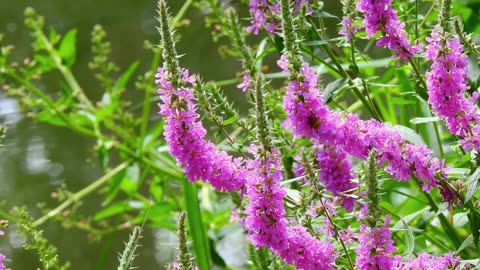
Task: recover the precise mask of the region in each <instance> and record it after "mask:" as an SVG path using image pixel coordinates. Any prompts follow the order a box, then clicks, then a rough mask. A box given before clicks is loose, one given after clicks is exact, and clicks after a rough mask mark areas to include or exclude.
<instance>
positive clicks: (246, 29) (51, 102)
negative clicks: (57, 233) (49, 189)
mask: <svg viewBox="0 0 480 270" xmlns="http://www.w3.org/2000/svg"><path fill="white" fill-rule="evenodd" d="M171 2H173V1H171ZM170 4H172V3H170ZM191 5H194V6H196V7H197V8H198V9H199V10H201V11H202V12H203V13H204V14H206V15H205V16H206V25H207V27H211V28H212V30H213V31H212V35H213V38H214V41H215V42H219V43H220V42H223V43H222V44H226V45H221V46H220V48H221V50H220V52H221V53H222V55H223V56H226V57H232V58H235V59H237V60H239V62H241V67H240V66H238V67H235V68H236V69H237V71H238V72H237V74H236V76H235V78H234V79H229V80H223V81H208V82H205V79H202V77H201V75H200V74H192V72H191V69H190V70H189V68H188V67H187V66H186V65H184V64H183V63H182V61H183V60H182V57H180V56H179V54H178V52H177V48H176V45H177V44H179V43H186V41H185V40H182V38H181V36H180V35H178V32H175V30H176V29H177V28H178V27H180V26H188V22H182V20H181V18H182V17H183V16H184V15H185V12H186V10H187V9H188V8H189V7H190V6H191ZM338 7H341V8H338ZM452 7H455V9H452ZM461 7H462V6H461V4H460V3H456V2H455V3H452V1H451V0H438V1H433V2H422V1H418V0H417V1H393V0H356V1H355V0H342V1H340V2H339V3H336V2H334V1H333V2H332V1H330V2H328V3H327V2H325V3H324V2H323V1H317V0H281V1H273V0H249V1H246V0H245V1H237V2H235V1H220V0H198V1H193V0H187V1H185V4H184V5H183V7H182V8H181V9H180V11H179V13H178V14H177V15H176V16H175V17H174V18H170V14H169V10H168V4H167V0H159V1H158V24H159V25H158V26H159V27H158V30H159V34H160V42H159V46H155V45H152V44H151V43H147V44H146V47H147V49H148V50H149V51H150V52H151V53H152V54H153V58H152V59H153V61H152V63H150V66H151V68H150V69H149V70H146V71H145V73H144V74H143V75H141V76H139V79H138V80H137V81H136V84H135V87H136V88H138V89H140V90H143V91H144V93H145V95H144V99H143V101H142V104H140V106H139V107H140V108H141V109H140V110H141V113H140V115H135V114H134V113H133V112H130V111H134V110H133V109H132V110H129V109H130V108H131V107H130V105H129V104H128V102H125V100H124V99H122V93H123V90H124V89H126V88H128V85H129V84H128V81H129V80H130V78H131V77H132V75H133V74H134V73H135V71H136V70H137V69H138V68H139V65H138V63H137V62H134V63H133V64H132V65H131V66H130V67H129V68H127V69H126V70H125V71H124V72H123V73H122V74H120V75H119V76H116V75H112V74H115V72H116V71H117V70H118V67H117V66H116V65H115V64H113V63H112V62H109V61H108V60H107V59H108V57H107V56H108V55H109V53H110V44H109V43H108V42H106V41H105V40H104V39H105V32H104V31H103V29H102V28H101V27H100V26H97V27H95V29H94V31H93V34H92V42H93V48H92V51H93V54H94V55H95V57H94V59H93V60H92V62H90V68H91V69H92V70H93V71H94V72H95V74H96V78H97V79H99V83H100V85H101V87H102V89H104V93H103V96H102V99H101V101H99V102H92V100H91V99H90V98H89V97H88V96H87V95H86V94H85V93H84V92H83V90H82V88H81V87H80V84H79V82H78V81H77V80H76V79H75V77H74V75H73V72H72V69H71V66H72V65H73V64H74V62H75V55H76V52H75V46H74V43H75V38H76V32H75V31H70V32H68V33H67V34H66V35H65V36H64V37H60V36H59V35H57V34H56V33H55V32H54V31H53V32H51V33H50V34H49V35H48V36H47V35H46V34H45V33H44V21H43V18H42V17H40V16H38V15H36V13H35V12H34V11H33V10H32V9H27V11H26V23H27V26H28V27H29V28H30V29H31V30H32V36H33V37H34V38H35V46H34V49H35V55H34V57H33V59H34V61H30V60H28V61H27V60H25V61H24V65H23V66H22V67H21V68H18V63H17V65H13V64H9V57H11V56H12V51H13V47H12V46H6V47H3V48H2V50H1V51H0V52H1V54H0V75H1V76H0V82H2V84H4V87H3V88H4V89H5V90H7V92H8V94H10V95H12V96H16V97H17V98H18V100H19V102H20V104H21V105H22V107H24V108H27V109H28V110H29V111H30V116H31V117H32V118H34V119H36V120H38V121H40V122H46V123H49V124H52V125H57V126H62V127H67V128H70V129H72V130H74V131H75V132H78V133H80V134H82V135H85V136H89V137H91V138H94V139H95V142H96V145H95V150H96V154H97V156H98V158H99V164H100V168H101V169H102V170H104V171H105V174H104V175H103V176H102V177H100V178H99V179H98V180H96V181H94V182H93V183H91V184H89V185H88V186H87V187H85V188H83V189H81V190H80V191H77V192H75V193H73V192H69V191H66V190H61V192H58V193H55V194H56V195H55V196H56V197H58V198H59V200H60V204H59V206H57V207H56V208H54V209H51V210H45V209H44V210H45V213H44V215H43V216H41V217H40V218H37V219H36V220H30V219H29V218H28V216H27V215H26V214H25V213H23V212H21V214H20V215H17V214H18V213H17V212H15V213H14V214H6V213H3V211H0V216H3V217H5V218H7V219H9V220H10V221H11V222H13V223H19V224H20V226H19V227H20V229H21V230H23V232H24V233H25V234H26V236H27V237H28V238H29V239H30V240H31V242H33V244H31V245H29V247H30V248H32V249H36V250H37V251H38V253H39V256H40V258H41V261H42V263H43V265H44V267H46V268H48V266H49V265H55V267H56V268H55V269H57V268H58V269H66V268H68V267H69V265H70V264H68V263H66V264H64V265H63V266H60V263H59V260H58V256H56V254H55V253H56V249H55V248H54V247H53V246H50V245H48V243H47V241H46V239H45V238H44V237H43V236H42V234H41V233H39V232H37V231H36V230H37V229H36V228H38V227H39V226H41V225H42V224H44V223H45V222H47V221H48V220H49V219H52V218H54V219H56V220H59V221H62V223H63V224H64V225H66V226H70V227H69V228H71V227H75V228H77V229H80V230H84V231H87V232H89V234H90V235H91V236H92V237H95V238H96V239H101V237H102V236H104V235H107V234H110V233H112V232H114V231H116V230H121V229H125V228H130V227H131V226H132V225H140V224H142V227H143V226H144V225H145V224H147V225H150V226H152V227H166V228H168V229H171V230H173V229H174V228H175V227H177V229H178V233H177V235H178V249H179V251H178V252H177V253H178V256H175V259H174V260H175V261H174V262H170V263H169V264H168V265H167V268H168V269H200V270H207V269H212V268H213V267H214V265H215V266H216V267H219V268H222V267H223V268H227V267H232V265H233V264H234V263H232V262H231V260H229V259H231V258H228V257H227V256H225V255H222V254H223V253H222V251H224V250H222V248H221V247H220V243H221V242H222V240H223V238H227V236H228V235H229V232H231V231H228V230H227V229H230V228H235V230H236V231H237V232H238V231H240V236H241V237H240V240H237V241H238V242H239V243H243V244H245V245H246V247H245V248H241V251H240V252H238V254H236V255H238V257H240V255H245V256H243V260H242V261H241V263H240V265H237V267H239V268H248V269H292V268H295V269H476V268H478V266H479V265H480V257H479V255H478V254H479V252H480V247H479V240H480V211H479V208H480V202H479V200H478V198H479V196H480V191H479V189H480V182H479V181H480V169H479V166H480V165H479V157H478V151H479V150H480V139H479V136H480V124H479V121H480V109H479V107H478V104H477V101H478V96H479V93H478V92H477V87H478V86H479V82H480V80H479V78H478V77H479V76H476V73H478V70H477V69H475V68H473V67H474V66H476V65H475V63H477V62H478V58H479V57H480V53H479V52H478V50H477V46H476V45H475V43H474V42H473V40H474V39H473V38H472V36H473V35H474V34H475V33H472V34H470V33H469V34H467V33H465V31H464V25H463V24H465V29H469V31H472V32H474V31H475V30H476V29H473V27H477V26H476V25H474V24H473V23H471V22H470V21H469V20H468V18H467V17H465V16H463V17H458V16H457V15H464V13H466V12H463V11H462V9H461ZM463 8H464V9H467V8H468V5H466V6H464V7H463ZM247 11H248V13H247ZM239 17H241V18H245V20H240V19H239ZM477 28H478V27H477ZM472 29H473V30H472ZM186 53H187V54H188V53H189V52H188V51H186ZM202 65H212V66H216V63H213V62H211V63H203V64H202ZM52 70H57V71H59V72H60V74H61V75H62V78H64V80H65V83H66V86H65V87H66V88H67V90H66V91H64V92H65V93H64V94H62V95H61V98H59V99H57V100H55V99H54V98H52V97H50V96H49V95H46V94H45V93H44V92H43V91H42V89H40V87H39V86H38V85H37V84H36V81H38V80H39V79H40V77H41V75H43V74H44V73H47V72H50V71H52ZM475 72H476V73H475ZM200 73H202V70H200ZM115 76H116V77H115ZM475 76H476V77H475ZM207 79H208V78H207ZM232 96H235V99H236V101H238V103H239V104H241V105H238V104H234V103H233V102H231V98H232ZM152 100H153V101H155V103H158V112H159V114H158V117H157V116H155V117H152V119H153V121H149V119H150V116H151V115H156V114H154V113H153V112H152V107H151V102H152ZM155 108H157V107H155ZM212 131H216V132H212ZM213 134H215V136H212V135H213ZM162 135H163V136H162ZM110 157H113V158H110ZM116 163H118V164H116ZM112 165H115V166H114V167H113V166H112ZM110 167H113V168H112V169H110ZM106 185H108V188H106V189H104V190H103V193H104V194H105V199H104V204H103V205H102V206H101V207H102V209H98V211H96V213H95V214H94V215H93V216H86V217H85V216H83V215H82V214H81V213H78V211H77V210H78V209H79V208H80V203H79V202H80V201H81V200H83V199H84V198H85V196H87V195H89V194H90V193H92V192H93V191H96V190H98V189H99V188H100V187H102V186H106ZM119 194H120V195H119ZM149 198H151V199H149ZM183 211H186V213H185V212H183ZM178 213H180V214H179V218H178V223H177V225H175V218H174V216H176V215H177V214H178ZM132 215H133V218H132ZM113 217H115V218H117V219H113ZM187 222H188V225H189V226H188V228H189V231H188V232H189V234H187V226H186V224H187ZM225 231H227V232H225ZM142 235H143V234H142V228H141V227H139V226H135V227H133V232H132V234H131V235H130V241H129V242H128V243H126V246H125V249H124V252H123V253H121V258H120V266H119V269H130V267H132V265H133V258H135V253H136V252H139V250H140V249H137V247H139V242H141V238H142ZM188 237H191V240H192V241H191V246H189V241H188V240H189V238H188ZM227 244H229V245H230V247H233V246H234V245H236V243H227ZM42 247H48V248H42ZM140 253H141V252H140ZM240 253H241V254H240ZM7 255H8V254H7ZM140 256H141V255H140ZM4 259H5V258H4V256H3V255H2V254H0V263H1V264H0V269H3V268H1V267H3V260H4ZM172 259H173V258H172ZM137 261H138V259H137ZM6 264H8V256H7V260H6ZM7 266H8V265H7Z"/></svg>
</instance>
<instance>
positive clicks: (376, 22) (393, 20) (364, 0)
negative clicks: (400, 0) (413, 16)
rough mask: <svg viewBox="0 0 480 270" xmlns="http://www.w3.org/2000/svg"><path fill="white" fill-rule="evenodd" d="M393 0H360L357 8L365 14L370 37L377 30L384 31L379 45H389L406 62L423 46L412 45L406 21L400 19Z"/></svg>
mask: <svg viewBox="0 0 480 270" xmlns="http://www.w3.org/2000/svg"><path fill="white" fill-rule="evenodd" d="M391 2H392V0H375V1H374V0H359V1H358V3H357V8H358V10H359V11H360V12H362V13H363V14H364V15H365V20H364V22H363V26H364V27H365V31H366V32H367V35H368V37H369V38H372V37H373V36H374V35H375V34H376V33H377V32H382V33H383V36H382V37H381V38H380V39H379V40H378V41H377V46H382V47H387V48H388V49H390V50H392V51H393V52H394V55H393V57H394V58H399V62H400V61H403V62H404V63H406V62H407V59H408V58H410V57H413V55H414V54H415V53H417V52H419V51H420V50H421V47H420V45H415V46H412V45H410V42H409V41H408V36H407V32H406V31H405V23H402V22H400V21H399V20H398V16H397V12H396V11H395V10H394V9H393V8H392V6H391Z"/></svg>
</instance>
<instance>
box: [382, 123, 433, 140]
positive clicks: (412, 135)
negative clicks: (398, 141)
mask: <svg viewBox="0 0 480 270" xmlns="http://www.w3.org/2000/svg"><path fill="white" fill-rule="evenodd" d="M385 125H386V126H388V127H391V128H393V129H395V130H396V131H398V133H400V135H401V136H402V137H403V138H404V139H405V140H407V141H409V142H411V143H414V144H425V142H424V141H423V139H422V137H421V136H420V135H418V134H417V133H416V132H415V130H413V129H411V128H408V127H405V126H400V125H392V124H390V123H385Z"/></svg>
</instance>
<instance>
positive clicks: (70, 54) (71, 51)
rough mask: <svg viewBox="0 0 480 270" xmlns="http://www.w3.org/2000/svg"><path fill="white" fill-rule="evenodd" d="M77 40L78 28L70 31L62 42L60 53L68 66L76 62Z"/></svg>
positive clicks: (63, 61)
mask: <svg viewBox="0 0 480 270" xmlns="http://www.w3.org/2000/svg"><path fill="white" fill-rule="evenodd" d="M76 40H77V29H72V30H70V31H68V32H67V33H66V34H65V36H64V37H63V39H62V42H61V43H60V48H59V50H58V53H59V54H60V57H61V58H62V63H63V64H64V65H66V66H71V65H73V64H74V63H75V58H76V54H77V51H76V47H75V42H76Z"/></svg>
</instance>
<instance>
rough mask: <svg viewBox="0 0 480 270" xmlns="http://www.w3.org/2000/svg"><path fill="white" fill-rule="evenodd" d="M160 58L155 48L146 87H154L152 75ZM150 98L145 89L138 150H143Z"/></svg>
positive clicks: (151, 92)
mask: <svg viewBox="0 0 480 270" xmlns="http://www.w3.org/2000/svg"><path fill="white" fill-rule="evenodd" d="M160 56H161V50H160V49H159V48H157V49H156V51H155V54H154V55H153V61H152V65H151V67H150V78H149V80H148V82H149V83H148V85H154V82H155V76H154V74H155V70H156V68H157V67H158V66H159V65H160ZM152 96H153V91H149V90H148V89H146V90H145V97H144V99H143V108H142V116H141V118H140V119H141V121H142V124H141V126H140V141H139V148H138V149H143V141H144V140H145V136H146V133H147V127H148V119H149V116H150V108H151V107H152V105H151V99H152Z"/></svg>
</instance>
